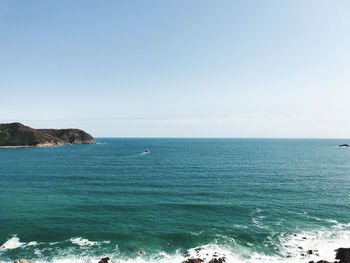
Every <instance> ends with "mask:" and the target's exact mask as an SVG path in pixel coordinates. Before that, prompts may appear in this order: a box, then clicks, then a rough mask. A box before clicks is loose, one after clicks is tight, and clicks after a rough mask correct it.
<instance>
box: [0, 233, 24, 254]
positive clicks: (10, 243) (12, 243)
mask: <svg viewBox="0 0 350 263" xmlns="http://www.w3.org/2000/svg"><path fill="white" fill-rule="evenodd" d="M24 244H25V243H23V242H20V241H19V238H18V237H16V236H13V237H11V238H10V239H8V240H7V241H6V242H5V243H4V244H2V245H1V246H0V251H6V250H9V249H15V248H19V247H21V246H23V245H24Z"/></svg>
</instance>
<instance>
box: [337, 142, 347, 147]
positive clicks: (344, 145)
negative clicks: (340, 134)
mask: <svg viewBox="0 0 350 263" xmlns="http://www.w3.org/2000/svg"><path fill="white" fill-rule="evenodd" d="M339 147H349V144H346V143H344V144H340V145H339Z"/></svg>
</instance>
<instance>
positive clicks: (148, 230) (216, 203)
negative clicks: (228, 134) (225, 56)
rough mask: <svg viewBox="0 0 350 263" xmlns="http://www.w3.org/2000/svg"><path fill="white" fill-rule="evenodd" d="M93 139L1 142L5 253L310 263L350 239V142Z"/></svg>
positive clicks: (0, 247) (7, 257) (60, 260)
mask: <svg viewBox="0 0 350 263" xmlns="http://www.w3.org/2000/svg"><path fill="white" fill-rule="evenodd" d="M97 141H98V144H95V145H70V146H61V147H49V148H17V149H0V261H1V262H3V263H8V262H11V263H12V262H13V261H14V260H18V259H22V258H25V259H28V260H31V261H34V262H36V263H41V262H54V263H66V262H67V263H68V262H73V263H74V262H76V263H90V262H91V263H93V262H95V263H97V262H98V261H99V260H100V259H101V258H102V257H110V258H111V260H110V262H112V263H113V262H116V263H181V262H183V261H185V260H186V259H188V258H201V259H202V260H203V262H204V263H207V262H209V261H210V260H211V259H212V258H225V260H226V262H232V263H236V262H237V263H240V262H247V263H253V262H254V263H260V262H270V263H272V262H287V263H288V262H305V263H307V262H309V261H311V260H320V259H325V260H332V261H334V258H335V249H337V248H339V247H350V148H340V147H338V145H339V144H342V143H349V140H341V139H337V140H335V139H332V140H331V139H193V138H188V139H187V138H184V139H179V138H176V139H171V138H167V139H153V138H152V139H144V138H97ZM146 148H148V149H149V153H145V149H146ZM140 251H143V252H145V253H140Z"/></svg>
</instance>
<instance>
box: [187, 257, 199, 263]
mask: <svg viewBox="0 0 350 263" xmlns="http://www.w3.org/2000/svg"><path fill="white" fill-rule="evenodd" d="M201 262H203V260H202V259H200V258H189V259H187V260H185V261H183V262H182V263H201Z"/></svg>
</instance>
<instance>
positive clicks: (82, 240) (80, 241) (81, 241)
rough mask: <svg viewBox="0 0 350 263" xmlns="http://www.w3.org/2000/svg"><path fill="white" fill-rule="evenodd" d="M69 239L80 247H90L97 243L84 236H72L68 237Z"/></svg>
mask: <svg viewBox="0 0 350 263" xmlns="http://www.w3.org/2000/svg"><path fill="white" fill-rule="evenodd" d="M69 241H70V242H72V243H73V244H76V245H78V246H81V247H87V246H89V247H90V246H95V245H97V244H98V242H96V241H90V240H88V239H86V238H81V237H72V238H71V239H69Z"/></svg>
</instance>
